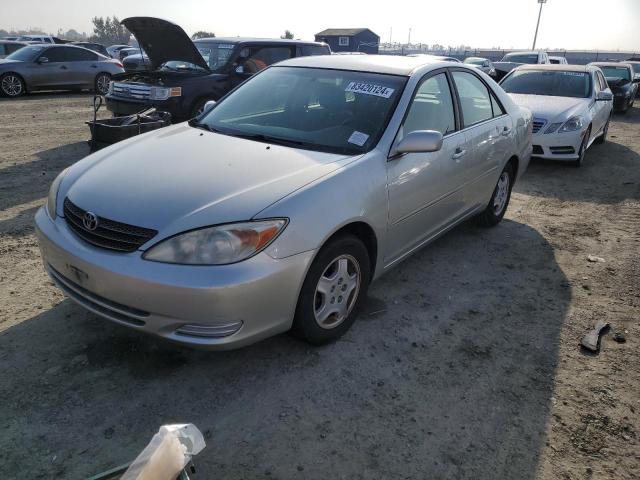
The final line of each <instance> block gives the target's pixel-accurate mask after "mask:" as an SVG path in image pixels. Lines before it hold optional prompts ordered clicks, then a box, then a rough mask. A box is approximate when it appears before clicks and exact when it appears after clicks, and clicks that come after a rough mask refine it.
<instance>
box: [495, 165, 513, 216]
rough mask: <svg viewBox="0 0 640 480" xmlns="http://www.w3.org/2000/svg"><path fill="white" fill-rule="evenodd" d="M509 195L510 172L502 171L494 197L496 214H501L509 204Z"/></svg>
mask: <svg viewBox="0 0 640 480" xmlns="http://www.w3.org/2000/svg"><path fill="white" fill-rule="evenodd" d="M508 197H509V174H508V173H507V172H502V175H500V178H499V179H498V185H497V186H496V195H495V197H494V199H493V212H494V213H495V214H496V215H500V214H501V213H502V211H503V210H504V207H505V206H506V205H507V198H508Z"/></svg>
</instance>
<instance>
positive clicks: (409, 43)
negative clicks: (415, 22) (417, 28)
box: [407, 27, 411, 45]
mask: <svg viewBox="0 0 640 480" xmlns="http://www.w3.org/2000/svg"><path fill="white" fill-rule="evenodd" d="M407 44H408V45H411V27H409V39H408V40H407Z"/></svg>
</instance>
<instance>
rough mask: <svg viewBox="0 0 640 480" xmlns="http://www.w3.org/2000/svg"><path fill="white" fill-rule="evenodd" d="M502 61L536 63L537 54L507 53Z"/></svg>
mask: <svg viewBox="0 0 640 480" xmlns="http://www.w3.org/2000/svg"><path fill="white" fill-rule="evenodd" d="M502 61H503V62H513V63H527V64H529V65H535V64H536V63H538V55H537V54H536V53H525V54H522V53H507V54H506V55H505V56H504V58H503V59H502Z"/></svg>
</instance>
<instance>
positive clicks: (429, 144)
mask: <svg viewBox="0 0 640 480" xmlns="http://www.w3.org/2000/svg"><path fill="white" fill-rule="evenodd" d="M441 148H442V133H440V132H436V131H435V130H415V131H413V132H411V133H409V134H407V135H406V136H405V137H404V138H403V139H402V140H400V141H399V142H398V143H397V144H396V146H395V147H394V148H393V149H392V150H391V155H390V157H391V158H393V157H397V156H398V155H400V154H403V153H427V152H437V151H438V150H440V149H441Z"/></svg>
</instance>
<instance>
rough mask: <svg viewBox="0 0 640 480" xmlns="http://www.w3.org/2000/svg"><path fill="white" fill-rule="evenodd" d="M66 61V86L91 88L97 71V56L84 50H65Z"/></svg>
mask: <svg viewBox="0 0 640 480" xmlns="http://www.w3.org/2000/svg"><path fill="white" fill-rule="evenodd" d="M67 60H68V62H69V64H68V66H69V71H68V77H67V84H68V85H73V86H79V87H85V88H93V84H94V81H95V78H96V75H97V74H98V70H99V68H98V55H97V54H96V53H94V52H91V51H89V50H87V49H84V48H67Z"/></svg>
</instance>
